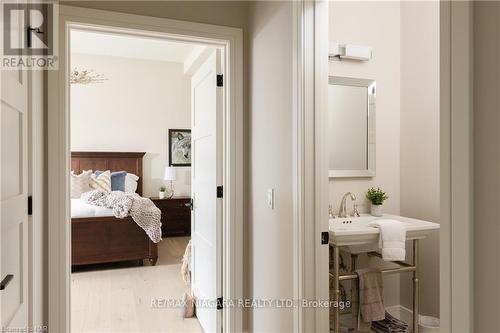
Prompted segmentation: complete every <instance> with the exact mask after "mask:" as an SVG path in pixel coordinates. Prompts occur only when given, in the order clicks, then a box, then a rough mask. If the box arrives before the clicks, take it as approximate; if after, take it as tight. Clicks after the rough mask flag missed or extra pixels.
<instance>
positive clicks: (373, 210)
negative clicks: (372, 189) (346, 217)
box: [371, 204, 383, 217]
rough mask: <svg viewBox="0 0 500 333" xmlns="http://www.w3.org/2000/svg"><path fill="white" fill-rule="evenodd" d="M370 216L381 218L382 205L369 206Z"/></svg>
mask: <svg viewBox="0 0 500 333" xmlns="http://www.w3.org/2000/svg"><path fill="white" fill-rule="evenodd" d="M371 214H372V215H373V216H376V217H381V216H382V214H383V213H382V205H374V204H372V206H371Z"/></svg>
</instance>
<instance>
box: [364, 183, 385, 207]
mask: <svg viewBox="0 0 500 333" xmlns="http://www.w3.org/2000/svg"><path fill="white" fill-rule="evenodd" d="M366 198H367V199H368V200H370V202H371V203H372V204H374V205H381V204H382V203H383V202H384V201H385V200H387V199H389V196H388V195H387V194H386V193H385V192H384V191H382V190H381V189H380V187H378V188H376V189H375V188H374V187H372V188H370V189H369V190H368V192H366Z"/></svg>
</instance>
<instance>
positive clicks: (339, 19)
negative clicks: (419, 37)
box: [329, 1, 401, 305]
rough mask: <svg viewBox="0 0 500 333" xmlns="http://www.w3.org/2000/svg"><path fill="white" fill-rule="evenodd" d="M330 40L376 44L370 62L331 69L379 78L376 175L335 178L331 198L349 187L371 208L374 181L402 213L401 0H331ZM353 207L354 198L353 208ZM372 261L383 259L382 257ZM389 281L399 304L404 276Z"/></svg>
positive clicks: (388, 207) (392, 299)
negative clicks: (367, 196)
mask: <svg viewBox="0 0 500 333" xmlns="http://www.w3.org/2000/svg"><path fill="white" fill-rule="evenodd" d="M330 41H336V42H339V43H351V44H360V45H368V46H371V47H372V50H373V59H371V60H370V61H367V62H357V61H356V62H351V61H340V62H339V61H331V62H330V69H329V75H335V76H347V77H355V78H366V79H375V80H376V82H377V99H376V103H377V114H376V131H377V134H376V176H375V177H373V178H353V179H337V178H336V179H330V184H329V189H330V203H331V204H333V207H334V209H335V211H336V212H337V211H338V207H339V204H340V200H341V198H342V195H343V194H344V193H346V192H349V191H350V192H353V193H354V194H355V195H356V197H357V202H358V204H360V211H361V212H369V209H370V208H369V203H368V202H367V200H366V199H365V194H366V191H367V189H368V188H369V187H372V186H375V187H378V186H380V187H381V188H382V189H383V190H385V191H386V192H387V194H388V195H389V197H390V198H389V199H388V200H387V201H386V202H385V203H384V211H385V212H387V213H393V214H399V213H400V176H399V174H400V158H401V154H400V75H401V71H400V61H401V60H400V59H401V57H400V4H399V2H392V1H387V2H380V1H369V2H361V1H333V2H331V3H330ZM346 142H347V139H346ZM351 207H352V206H351V204H349V205H348V209H349V210H350V209H351ZM372 260H374V259H372ZM375 260H376V259H375ZM372 264H378V260H377V262H374V263H372ZM384 283H385V285H386V288H384V291H385V304H386V305H395V304H399V277H398V276H397V275H393V276H387V277H384ZM389 286H390V287H389Z"/></svg>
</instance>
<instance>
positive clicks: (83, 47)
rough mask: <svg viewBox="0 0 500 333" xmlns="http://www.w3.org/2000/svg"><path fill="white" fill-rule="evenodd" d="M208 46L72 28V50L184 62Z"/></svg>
mask: <svg viewBox="0 0 500 333" xmlns="http://www.w3.org/2000/svg"><path fill="white" fill-rule="evenodd" d="M204 47H205V46H203V45H197V44H190V43H182V42H176V41H167V40H164V39H155V38H149V37H141V36H131V35H118V34H109V33H103V32H90V31H82V30H72V31H71V53H81V54H94V55H105V56H115V57H125V58H133V59H149V60H160V61H169V62H177V63H184V62H185V61H186V60H187V59H188V58H189V57H190V55H192V54H194V53H199V52H200V49H203V48H204Z"/></svg>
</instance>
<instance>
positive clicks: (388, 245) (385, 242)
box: [368, 219, 406, 261]
mask: <svg viewBox="0 0 500 333" xmlns="http://www.w3.org/2000/svg"><path fill="white" fill-rule="evenodd" d="M368 225H369V226H371V227H377V228H379V229H380V236H379V246H380V248H381V249H382V259H383V260H385V261H395V260H405V257H406V250H405V241H406V227H405V226H404V224H403V223H402V222H400V221H396V220H383V219H382V220H375V221H373V222H370V223H369V224H368Z"/></svg>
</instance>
